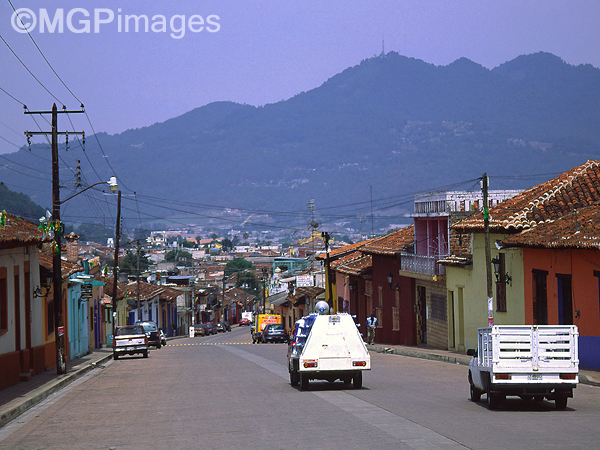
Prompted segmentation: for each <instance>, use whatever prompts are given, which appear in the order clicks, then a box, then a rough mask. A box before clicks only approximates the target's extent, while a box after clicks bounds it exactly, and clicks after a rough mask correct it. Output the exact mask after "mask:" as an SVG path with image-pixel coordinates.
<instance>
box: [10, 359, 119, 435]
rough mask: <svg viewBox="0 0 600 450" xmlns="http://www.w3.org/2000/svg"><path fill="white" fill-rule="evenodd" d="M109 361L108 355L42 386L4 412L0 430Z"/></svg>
mask: <svg viewBox="0 0 600 450" xmlns="http://www.w3.org/2000/svg"><path fill="white" fill-rule="evenodd" d="M109 359H112V354H108V355H106V356H104V357H102V358H100V359H99V360H98V361H94V362H93V363H89V364H87V365H85V366H83V367H81V368H80V369H78V370H77V371H75V372H72V373H70V374H67V375H65V376H64V377H63V378H60V379H57V380H55V381H54V382H52V383H51V384H50V385H48V384H46V385H43V386H40V387H39V388H38V389H36V391H39V392H37V393H35V394H33V396H31V397H28V398H27V399H26V400H24V401H23V402H22V403H20V404H18V405H16V406H15V407H13V408H11V409H9V410H8V411H6V412H4V413H3V414H2V416H0V428H2V427H3V426H4V425H6V424H7V423H8V422H10V421H12V420H14V419H16V418H17V417H19V416H20V415H21V414H23V413H24V412H25V411H27V410H28V409H30V408H32V407H33V406H35V405H37V404H38V403H40V402H42V401H43V400H45V399H46V398H48V397H49V396H50V395H52V394H54V393H55V392H57V391H59V390H61V389H62V388H64V387H65V386H67V385H68V384H70V383H72V382H73V381H75V380H77V379H78V378H80V377H81V376H83V375H85V374H86V373H88V372H89V371H90V370H92V369H95V368H96V367H97V366H98V365H99V364H103V363H105V362H106V361H108V360H109ZM34 392H35V391H34Z"/></svg>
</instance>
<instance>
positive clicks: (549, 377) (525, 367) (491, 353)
mask: <svg viewBox="0 0 600 450" xmlns="http://www.w3.org/2000/svg"><path fill="white" fill-rule="evenodd" d="M578 336H579V333H578V330H577V327H576V326H575V325H494V326H492V327H488V328H479V330H478V349H477V351H475V350H474V349H469V350H468V351H467V354H468V355H470V356H473V358H472V359H471V362H470V363H469V385H470V392H471V400H472V401H474V402H478V401H479V400H480V399H481V394H484V393H485V394H486V395H487V404H488V408H489V409H496V408H498V405H499V403H500V401H501V400H504V399H505V398H506V396H508V395H514V396H519V397H521V398H522V399H523V400H531V399H536V400H538V401H540V400H544V398H547V399H548V400H554V402H555V404H556V407H557V408H558V409H565V408H566V407H567V399H568V398H569V397H573V389H574V388H575V387H577V383H578V382H579V356H578Z"/></svg>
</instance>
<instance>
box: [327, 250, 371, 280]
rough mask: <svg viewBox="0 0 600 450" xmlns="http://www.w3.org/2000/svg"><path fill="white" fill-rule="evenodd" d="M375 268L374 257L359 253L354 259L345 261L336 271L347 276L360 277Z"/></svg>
mask: <svg viewBox="0 0 600 450" xmlns="http://www.w3.org/2000/svg"><path fill="white" fill-rule="evenodd" d="M372 267H373V256H372V255H365V254H362V253H360V252H358V255H356V256H355V257H354V258H351V259H348V260H347V261H344V262H343V263H342V264H340V265H338V267H336V268H335V269H336V271H338V272H340V273H343V274H346V275H355V276H359V275H362V274H364V273H366V272H368V271H369V270H370V269H371V268H372Z"/></svg>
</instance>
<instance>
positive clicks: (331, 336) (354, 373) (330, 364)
mask: <svg viewBox="0 0 600 450" xmlns="http://www.w3.org/2000/svg"><path fill="white" fill-rule="evenodd" d="M325 304H326V303H325ZM326 305H327V304H326ZM327 309H328V308H327ZM288 369H289V372H290V383H291V385H292V386H297V385H298V383H300V388H301V389H302V390H306V389H308V383H309V380H327V381H329V382H333V381H335V380H342V381H343V382H344V383H346V384H350V382H352V383H353V385H354V388H355V389H360V388H361V387H362V373H363V371H365V370H371V357H370V355H369V352H368V350H367V347H366V346H365V343H364V342H363V340H362V338H361V336H360V333H359V332H358V329H357V327H356V324H355V323H354V319H353V318H352V316H351V315H349V314H346V313H339V314H333V315H317V314H310V315H308V316H305V317H303V318H302V319H300V320H298V322H296V327H295V328H294V333H293V336H292V341H291V343H290V344H289V348H288Z"/></svg>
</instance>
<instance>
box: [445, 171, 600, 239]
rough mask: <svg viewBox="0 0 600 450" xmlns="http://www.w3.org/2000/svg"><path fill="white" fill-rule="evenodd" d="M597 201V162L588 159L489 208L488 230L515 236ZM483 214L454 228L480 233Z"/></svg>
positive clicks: (599, 182)
mask: <svg viewBox="0 0 600 450" xmlns="http://www.w3.org/2000/svg"><path fill="white" fill-rule="evenodd" d="M599 201H600V161H595V160H589V161H587V162H586V163H584V164H581V165H579V166H577V167H574V168H572V169H571V170H569V171H567V172H565V173H563V174H562V175H559V176H557V177H556V178H553V179H552V180H550V181H547V182H545V183H542V184H539V185H537V186H534V187H532V188H530V189H527V190H526V191H523V192H522V193H521V194H518V195H516V196H515V197H513V198H511V199H508V200H505V201H504V202H502V203H500V204H499V205H498V206H496V207H494V208H491V209H490V231H503V232H514V233H517V232H519V231H522V230H526V229H529V228H532V227H535V226H537V225H538V224H540V223H544V222H551V221H553V220H556V219H558V218H559V217H562V216H564V215H565V214H568V213H570V212H572V211H573V210H575V209H578V208H583V207H585V206H589V205H592V204H595V203H597V202H599ZM483 225H484V224H483V213H481V212H480V213H478V214H476V215H474V216H472V217H470V218H468V219H465V220H463V221H462V222H459V223H458V224H456V225H454V229H457V230H464V231H481V230H483Z"/></svg>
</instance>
